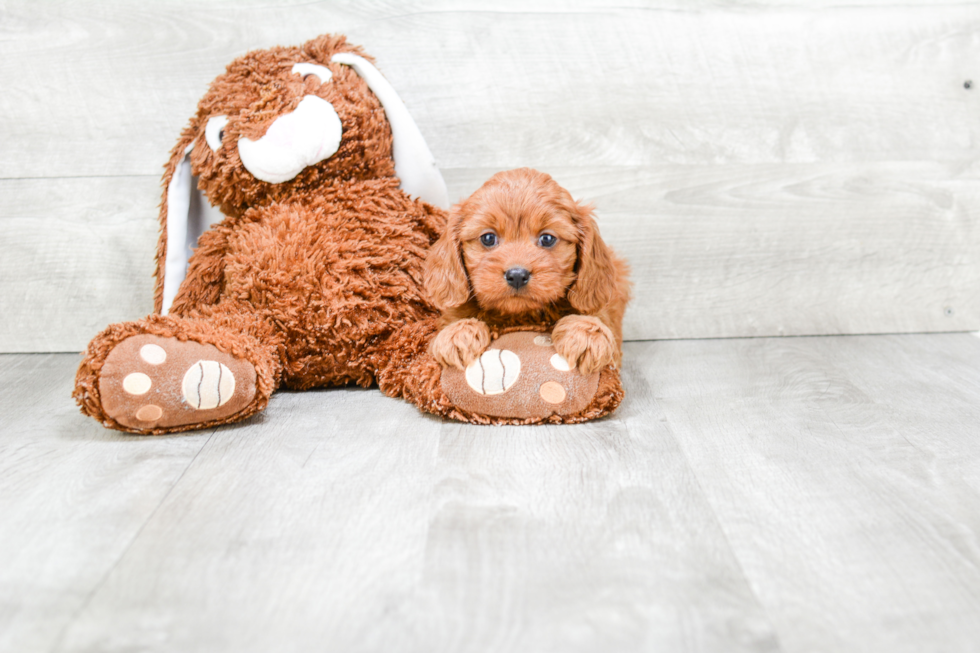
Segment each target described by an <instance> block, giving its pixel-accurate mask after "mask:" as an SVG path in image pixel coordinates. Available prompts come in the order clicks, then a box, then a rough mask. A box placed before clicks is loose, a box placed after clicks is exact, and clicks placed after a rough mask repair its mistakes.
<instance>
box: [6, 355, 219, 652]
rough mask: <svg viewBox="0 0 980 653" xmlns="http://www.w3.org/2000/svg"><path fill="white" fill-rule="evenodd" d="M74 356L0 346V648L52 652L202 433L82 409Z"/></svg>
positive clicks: (191, 453)
mask: <svg viewBox="0 0 980 653" xmlns="http://www.w3.org/2000/svg"><path fill="white" fill-rule="evenodd" d="M77 364H78V357H77V356H72V355H65V354H61V355H43V356H41V355H34V356H25V355H20V356H10V355H7V356H0V559H2V560H3V563H2V564H0V651H51V650H54V648H55V646H56V645H57V643H58V640H59V637H60V636H61V634H62V633H63V631H64V629H65V628H66V627H67V626H68V624H69V623H71V621H72V619H74V617H75V615H76V614H77V613H78V612H79V611H80V610H82V608H83V607H84V606H85V605H86V604H87V602H88V600H89V599H90V598H91V596H92V594H93V593H94V592H95V591H96V589H97V588H98V587H99V586H100V585H101V583H102V582H103V581H104V579H105V577H106V575H107V574H108V573H109V572H110V570H111V569H112V568H113V567H114V566H115V565H116V563H117V562H118V561H119V559H120V558H121V557H122V556H123V554H124V553H125V552H126V550H127V549H128V548H129V546H130V545H131V544H132V542H133V540H134V538H136V535H137V533H139V532H140V529H141V528H143V526H144V525H145V523H146V521H147V520H148V518H149V517H150V515H152V514H153V513H154V511H156V510H157V508H158V507H159V506H160V503H161V501H162V500H163V499H164V497H166V496H167V494H168V493H169V492H170V491H171V490H172V489H173V487H174V485H175V484H176V483H177V481H178V479H179V478H180V476H181V474H183V473H184V471H185V470H186V469H187V466H188V465H189V464H190V461H191V460H193V458H194V456H195V455H197V453H198V452H199V451H200V450H201V447H202V446H203V445H204V443H205V442H206V441H207V439H208V437H209V436H210V433H209V432H202V433H199V434H195V435H193V436H190V437H185V438H169V437H164V438H159V439H155V438H142V439H141V438H130V437H125V436H123V435H122V434H119V433H116V432H114V431H108V430H106V429H104V428H102V426H101V425H99V424H98V423H96V422H95V421H94V420H90V419H83V418H82V417H81V415H80V414H79V413H78V409H77V408H76V407H75V405H74V402H73V401H72V399H71V396H70V395H71V387H72V381H73V379H74V372H75V367H76V366H77Z"/></svg>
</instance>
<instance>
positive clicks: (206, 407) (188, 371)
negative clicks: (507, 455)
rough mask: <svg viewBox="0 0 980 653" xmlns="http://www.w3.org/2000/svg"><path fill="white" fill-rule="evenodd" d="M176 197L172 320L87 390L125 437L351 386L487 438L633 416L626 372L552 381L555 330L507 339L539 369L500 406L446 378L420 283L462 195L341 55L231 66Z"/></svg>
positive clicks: (340, 50) (170, 173)
mask: <svg viewBox="0 0 980 653" xmlns="http://www.w3.org/2000/svg"><path fill="white" fill-rule="evenodd" d="M163 184H164V196H163V200H162V202H161V209H160V224H161V234H160V240H159V244H158V247H157V270H156V288H155V313H154V314H153V315H150V316H148V317H146V318H144V319H141V320H137V321H135V322H126V323H121V324H114V325H112V326H110V327H108V328H107V329H105V330H104V331H103V332H102V333H100V334H99V335H98V336H96V337H95V338H94V339H93V340H92V342H91V343H90V344H89V346H88V349H87V351H86V352H85V355H84V359H83V361H82V363H81V365H80V367H79V370H78V374H77V377H76V386H75V390H74V393H73V394H74V397H75V399H76V401H77V402H78V403H79V405H80V406H81V409H82V412H84V413H85V414H87V415H90V416H92V417H94V418H96V419H98V420H99V421H101V422H102V423H103V424H104V425H105V426H107V427H109V428H115V429H119V430H123V431H129V432H132V433H167V432H176V431H186V430H191V429H198V428H203V427H208V426H214V425H218V424H223V423H227V422H232V421H237V420H241V419H244V418H246V417H248V416H250V415H253V414H254V413H256V412H258V411H260V410H262V409H263V408H264V407H265V406H266V404H267V403H268V401H269V397H270V396H271V394H272V393H273V392H274V391H275V390H276V389H277V388H280V387H287V388H291V389H299V390H301V389H307V388H313V387H322V386H337V385H345V384H350V383H356V384H358V385H362V386H368V385H371V384H372V383H377V384H378V386H379V387H380V389H381V390H382V391H383V392H384V393H385V394H388V395H390V396H397V397H403V398H405V399H407V400H409V401H411V402H413V403H415V404H416V405H417V406H419V408H421V409H422V410H424V411H427V412H431V413H435V414H438V415H442V416H445V417H449V418H453V419H458V420H462V421H468V422H475V423H491V422H493V423H531V422H576V421H582V420H585V419H591V418H595V417H599V416H602V415H604V414H606V413H608V412H610V411H611V410H613V409H615V407H616V406H617V405H618V404H619V402H620V400H621V397H622V390H621V387H620V383H619V376H618V373H617V372H616V371H615V370H614V369H613V368H612V367H610V368H607V369H604V370H602V371H601V372H595V373H593V374H591V375H589V377H582V376H581V375H579V374H578V373H577V371H576V370H575V369H571V370H562V369H556V368H553V367H552V366H550V365H548V364H546V362H547V361H548V360H550V358H549V356H544V354H545V353H551V354H552V355H553V353H554V352H553V351H552V350H551V349H548V348H549V347H551V345H550V344H547V345H545V344H542V343H543V342H544V341H543V340H541V338H540V337H539V334H538V333H537V332H541V333H545V332H548V331H550V327H551V326H553V325H552V324H548V323H542V324H538V325H532V326H530V327H527V326H525V327H524V328H522V329H521V330H522V331H525V332H528V331H530V332H535V333H532V334H531V336H530V337H529V338H528V337H525V338H523V339H521V338H520V337H518V340H519V341H514V342H510V341H507V340H505V339H506V338H508V337H510V338H511V339H512V340H513V338H514V337H516V336H514V335H511V336H508V335H506V334H507V333H508V329H496V330H495V331H494V333H493V334H492V337H493V338H494V339H496V338H497V337H500V340H499V341H498V342H500V343H502V345H507V352H508V354H507V356H516V357H518V358H523V359H524V361H525V362H524V365H523V367H522V371H521V375H520V376H521V378H520V379H516V378H510V377H508V378H507V383H509V384H510V385H509V386H508V387H506V388H503V389H502V390H501V391H490V392H488V391H487V389H486V388H485V387H481V386H479V385H474V384H473V383H469V384H467V382H466V381H465V375H464V374H463V373H462V371H460V370H448V369H447V370H446V371H445V374H443V370H442V368H441V367H440V365H439V363H437V362H436V361H435V359H434V358H433V357H432V356H431V355H430V354H429V351H428V346H429V342H430V340H431V339H432V338H433V336H434V335H435V334H436V333H437V332H438V330H439V325H438V317H439V311H438V310H437V309H436V308H435V307H434V306H433V304H432V302H431V301H430V300H429V298H428V296H427V294H426V292H425V290H424V284H423V278H422V276H423V261H424V259H425V256H426V252H427V250H428V248H429V247H430V246H431V245H432V244H433V243H434V242H435V241H436V240H437V239H438V238H439V237H440V234H441V233H442V231H443V230H444V228H445V225H446V219H447V215H446V213H445V211H444V209H445V208H446V207H447V206H448V204H449V202H448V198H447V194H446V188H445V184H444V183H443V181H442V177H441V175H440V174H439V172H438V170H437V169H436V167H435V163H434V160H433V158H432V155H431V153H430V152H429V150H428V148H427V146H426V145H425V142H424V140H423V138H422V135H421V133H420V132H419V130H418V128H417V126H416V125H415V123H414V122H413V120H412V119H411V117H410V116H409V114H408V112H407V110H406V109H405V107H404V104H403V103H402V102H401V100H400V99H399V97H398V95H397V94H396V93H395V91H394V89H393V88H392V87H391V86H390V84H388V82H387V81H386V80H385V79H384V78H383V77H382V76H381V74H380V73H379V72H378V71H377V69H375V68H374V66H373V65H372V63H371V60H370V57H368V55H366V54H365V53H364V52H363V51H362V50H361V49H360V48H359V47H356V46H352V45H350V44H348V43H347V42H346V39H345V38H344V37H343V36H332V35H326V36H322V37H319V38H316V39H314V40H312V41H309V42H308V43H305V44H304V45H302V46H300V47H291V48H286V47H276V48H271V49H269V50H261V51H255V52H250V53H249V54H247V55H245V56H243V57H240V58H238V59H236V60H235V61H233V62H232V63H231V64H230V65H229V66H228V68H227V70H226V72H225V73H224V74H222V75H220V76H219V77H218V78H217V79H215V80H214V82H213V83H212V84H211V86H210V88H209V90H208V92H207V93H206V94H205V96H204V97H203V98H202V99H201V101H200V103H199V104H198V110H197V113H196V115H195V116H194V117H193V118H192V119H191V121H190V124H189V125H188V126H187V127H186V128H185V129H184V131H183V133H182V135H181V138H180V141H179V142H178V143H177V145H176V146H175V147H174V149H173V153H172V157H171V160H170V163H169V165H168V166H167V168H166V173H165V175H164V180H163ZM198 190H199V191H202V192H203V193H204V195H205V196H206V198H207V199H206V200H204V199H202V198H201V196H200V194H199V193H197V191H198ZM209 204H210V206H209ZM192 248H193V249H192ZM192 252H193V255H192V256H191V253H192ZM535 338H537V340H536V342H537V343H538V344H534V342H535ZM497 349H500V347H496V348H495V346H494V345H491V350H497ZM545 350H548V351H547V352H546V351H545ZM487 353H490V352H487ZM542 356H544V357H543V358H542ZM457 372H458V374H457ZM512 372H513V370H512ZM461 375H462V376H461ZM470 376H471V377H472V374H471V375H470ZM512 376H513V373H511V377H512ZM548 382H551V385H548V386H546V390H545V391H542V390H541V388H540V386H541V385H542V384H544V383H548ZM532 386H533V387H532ZM556 386H561V388H562V390H561V392H558V391H556V390H555V387H556ZM547 389H551V394H550V395H549V394H548V392H547ZM542 392H543V393H544V394H542ZM559 394H561V395H562V396H561V399H560V400H559V399H558V395H559ZM542 396H548V397H550V399H549V401H542V400H541V397H542ZM487 397H490V399H489V400H488V399H487ZM501 399H504V401H501Z"/></svg>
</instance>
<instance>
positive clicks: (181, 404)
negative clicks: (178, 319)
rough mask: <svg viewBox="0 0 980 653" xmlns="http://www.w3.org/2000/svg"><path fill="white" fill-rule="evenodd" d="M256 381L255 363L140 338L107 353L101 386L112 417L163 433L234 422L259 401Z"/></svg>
mask: <svg viewBox="0 0 980 653" xmlns="http://www.w3.org/2000/svg"><path fill="white" fill-rule="evenodd" d="M255 379H256V375H255V368H254V367H253V366H252V364H251V363H249V362H248V361H245V360H242V359H239V358H236V357H234V356H232V355H230V354H226V353H224V352H221V351H219V350H218V349H217V348H216V347H214V346H213V345H207V344H201V343H198V342H192V341H182V340H178V339H177V338H166V337H162V336H155V335H150V334H142V335H137V336H132V337H130V338H126V339H125V340H123V341H122V342H120V343H119V344H118V345H116V346H115V347H114V348H113V349H112V351H111V352H109V355H108V356H107V357H106V360H105V363H104V364H103V366H102V369H101V371H100V372H99V381H98V383H99V395H100V396H101V399H102V409H103V410H104V411H105V414H106V415H107V416H108V417H110V418H112V419H113V420H115V421H116V422H118V423H119V424H121V425H122V426H124V427H127V428H129V429H133V430H136V431H143V430H146V431H153V432H160V431H161V430H171V429H173V430H176V429H177V428H178V427H185V428H186V427H187V426H188V425H194V424H200V425H201V426H204V425H205V424H215V423H221V422H225V421H230V420H228V419H227V418H229V417H231V416H233V415H234V414H235V413H238V412H239V411H241V410H242V409H244V408H246V407H247V406H248V405H249V404H250V402H252V400H253V399H254V398H255V388H256V385H255ZM181 430H184V429H181Z"/></svg>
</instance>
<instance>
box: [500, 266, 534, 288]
mask: <svg viewBox="0 0 980 653" xmlns="http://www.w3.org/2000/svg"><path fill="white" fill-rule="evenodd" d="M530 278H531V273H530V272H528V271H527V270H525V269H524V268H511V269H509V270H507V271H506V272H504V279H507V285H508V286H510V287H511V288H513V289H514V290H519V289H520V288H523V287H524V286H526V285H527V282H528V280H529V279H530Z"/></svg>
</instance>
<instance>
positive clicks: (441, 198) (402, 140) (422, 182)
mask: <svg viewBox="0 0 980 653" xmlns="http://www.w3.org/2000/svg"><path fill="white" fill-rule="evenodd" d="M330 60H331V61H335V62H337V63H340V64H344V65H345V66H350V67H351V68H353V69H354V72H356V73H357V74H358V75H359V76H360V77H361V79H363V80H364V81H365V82H367V85H368V87H369V88H370V89H371V91H372V92H373V93H374V94H375V96H377V98H378V100H379V101H380V102H381V106H383V107H384V110H385V115H386V116H387V117H388V123H389V124H390V125H391V138H392V155H393V156H394V158H395V174H397V175H398V178H399V179H400V180H401V188H402V190H404V191H405V192H406V193H408V194H409V195H410V196H412V197H418V198H419V199H421V200H423V201H425V202H428V203H429V204H433V205H435V206H438V207H441V208H444V209H448V208H449V192H448V191H447V190H446V182H445V181H443V179H442V175H441V174H439V168H437V167H436V161H435V158H434V157H433V156H432V152H431V151H429V146H428V145H426V143H425V138H423V136H422V132H421V131H419V128H418V125H416V124H415V121H414V120H412V116H411V115H410V114H409V113H408V108H407V107H406V106H405V103H404V102H402V99H401V98H400V97H398V92H397V91H395V88H394V87H393V86H392V85H391V84H390V83H388V80H387V79H385V78H384V76H382V75H381V73H380V72H379V71H378V69H377V68H375V67H374V66H373V65H371V62H369V61H368V60H367V59H364V58H363V57H359V56H357V55H356V54H351V53H350V52H341V53H340V54H335V55H334V56H333V57H331V58H330Z"/></svg>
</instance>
